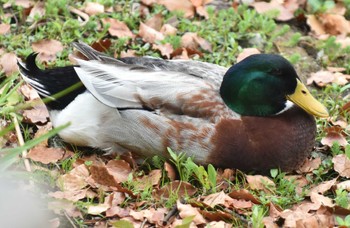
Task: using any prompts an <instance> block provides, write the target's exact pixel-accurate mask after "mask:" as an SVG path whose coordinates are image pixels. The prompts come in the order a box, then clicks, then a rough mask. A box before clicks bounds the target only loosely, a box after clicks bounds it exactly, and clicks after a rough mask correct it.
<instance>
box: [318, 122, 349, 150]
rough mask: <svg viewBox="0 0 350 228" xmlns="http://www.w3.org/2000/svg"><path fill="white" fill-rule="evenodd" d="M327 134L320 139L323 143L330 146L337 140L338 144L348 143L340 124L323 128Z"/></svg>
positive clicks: (344, 144)
mask: <svg viewBox="0 0 350 228" xmlns="http://www.w3.org/2000/svg"><path fill="white" fill-rule="evenodd" d="M325 131H326V132H327V135H326V136H325V137H323V138H322V139H321V143H322V144H323V145H327V146H329V147H332V146H333V144H334V143H335V142H338V143H339V145H340V146H344V147H345V146H346V145H348V142H347V140H346V138H345V136H344V135H343V133H342V131H343V129H342V128H341V127H340V126H332V127H328V128H326V129H325Z"/></svg>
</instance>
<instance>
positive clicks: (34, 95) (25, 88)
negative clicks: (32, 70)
mask: <svg viewBox="0 0 350 228" xmlns="http://www.w3.org/2000/svg"><path fill="white" fill-rule="evenodd" d="M19 91H20V92H21V93H22V95H23V96H24V97H25V98H26V100H27V101H33V100H35V99H40V97H39V94H38V92H37V91H36V90H35V89H33V87H31V86H29V85H28V84H23V85H21V86H20V87H19Z"/></svg>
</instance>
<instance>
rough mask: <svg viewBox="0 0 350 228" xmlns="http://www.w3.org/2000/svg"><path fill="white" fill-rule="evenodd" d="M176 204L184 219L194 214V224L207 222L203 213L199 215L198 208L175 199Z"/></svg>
mask: <svg viewBox="0 0 350 228" xmlns="http://www.w3.org/2000/svg"><path fill="white" fill-rule="evenodd" d="M176 205H177V209H178V210H179V215H180V217H181V218H183V219H184V218H186V217H189V216H195V217H194V218H193V220H192V222H194V223H195V224H196V225H200V224H206V223H207V221H206V220H205V219H204V217H203V215H201V213H200V212H199V210H198V208H195V207H192V206H191V205H189V204H182V203H181V202H180V201H179V200H178V201H177V203H176Z"/></svg>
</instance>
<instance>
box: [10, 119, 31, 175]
mask: <svg viewBox="0 0 350 228" xmlns="http://www.w3.org/2000/svg"><path fill="white" fill-rule="evenodd" d="M11 116H12V119H13V123H14V125H15V129H16V135H17V139H18V143H19V145H20V146H23V145H24V139H23V136H22V133H21V129H20V127H19V124H18V120H17V116H16V114H14V113H11ZM27 154H28V152H27V150H23V151H22V157H23V159H24V166H25V167H26V170H27V171H28V172H31V171H32V168H31V167H30V162H29V160H28V158H27Z"/></svg>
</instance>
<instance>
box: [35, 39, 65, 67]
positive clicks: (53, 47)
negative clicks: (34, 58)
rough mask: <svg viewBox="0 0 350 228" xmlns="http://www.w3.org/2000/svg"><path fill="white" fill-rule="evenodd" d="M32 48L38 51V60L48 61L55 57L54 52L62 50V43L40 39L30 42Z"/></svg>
mask: <svg viewBox="0 0 350 228" xmlns="http://www.w3.org/2000/svg"><path fill="white" fill-rule="evenodd" d="M32 48H33V50H34V51H35V52H38V53H39V56H38V58H39V59H40V61H43V62H49V61H54V60H55V59H56V54H57V53H58V52H61V51H62V50H63V45H62V43H61V42H60V41H57V40H50V39H45V40H40V41H37V42H33V43H32Z"/></svg>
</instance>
